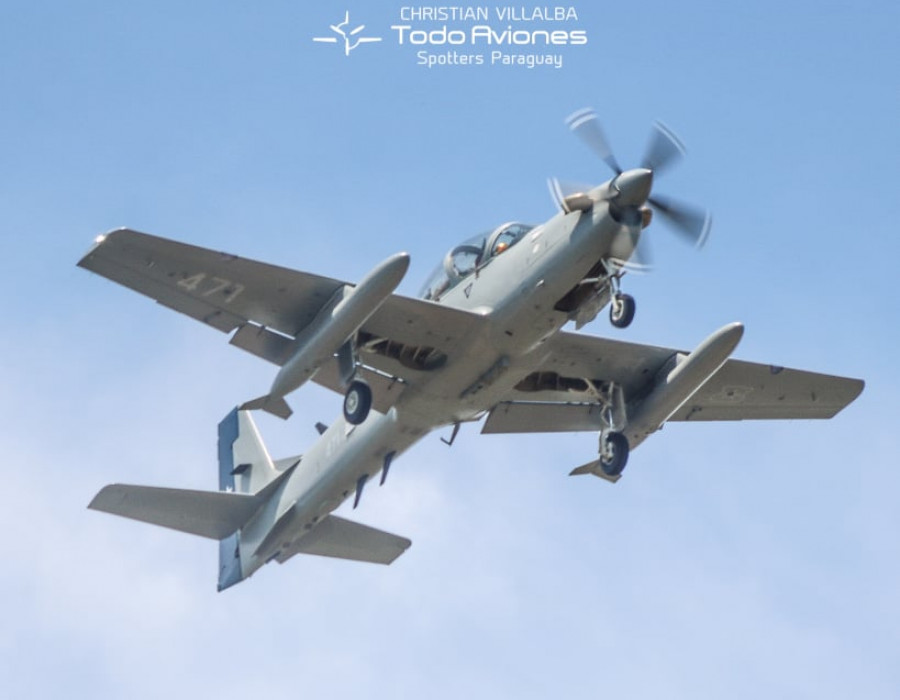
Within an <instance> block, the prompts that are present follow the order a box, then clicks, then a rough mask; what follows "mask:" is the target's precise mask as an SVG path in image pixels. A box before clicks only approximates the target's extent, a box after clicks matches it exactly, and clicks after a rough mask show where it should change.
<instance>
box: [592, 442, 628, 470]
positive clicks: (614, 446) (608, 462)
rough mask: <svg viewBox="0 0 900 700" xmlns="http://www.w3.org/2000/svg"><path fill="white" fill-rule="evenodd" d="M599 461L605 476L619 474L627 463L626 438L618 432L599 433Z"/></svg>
mask: <svg viewBox="0 0 900 700" xmlns="http://www.w3.org/2000/svg"><path fill="white" fill-rule="evenodd" d="M599 462H600V468H601V469H602V470H603V473H604V474H606V476H619V475H620V474H621V473H622V471H623V470H624V469H625V465H626V464H628V438H626V437H625V436H624V435H623V434H622V433H618V432H609V433H606V434H605V435H603V434H601V436H600V457H599Z"/></svg>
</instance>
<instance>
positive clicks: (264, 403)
mask: <svg viewBox="0 0 900 700" xmlns="http://www.w3.org/2000/svg"><path fill="white" fill-rule="evenodd" d="M241 410H242V411H258V410H263V411H267V412H268V413H271V414H272V415H273V416H278V417H279V418H283V419H284V420H287V419H288V418H290V417H291V414H292V413H293V411H292V410H291V407H290V406H288V402H287V401H285V400H284V397H283V396H279V397H277V398H276V397H274V396H270V395H269V394H266V395H265V396H260V397H259V398H258V399H253V400H251V401H247V402H246V403H244V404H242V405H241Z"/></svg>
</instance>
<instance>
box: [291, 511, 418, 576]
mask: <svg viewBox="0 0 900 700" xmlns="http://www.w3.org/2000/svg"><path fill="white" fill-rule="evenodd" d="M411 544H412V542H411V541H410V540H408V539H406V538H405V537H399V536H397V535H392V534H391V533H389V532H384V531H382V530H376V529H375V528H373V527H369V526H368V525H360V524H359V523H355V522H352V521H350V520H344V519H343V518H339V517H337V516H336V515H329V516H326V517H325V518H324V519H323V520H322V521H321V522H320V523H319V524H318V525H317V526H316V528H315V529H314V530H312V531H311V532H310V533H309V534H308V535H306V536H305V537H303V538H301V539H300V540H299V541H298V542H297V543H296V544H294V545H293V546H292V547H290V548H289V549H287V550H285V551H283V552H281V553H280V554H279V555H278V557H277V559H278V562H279V563H284V562H285V561H287V560H288V559H289V558H291V557H292V556H294V555H295V554H316V555H319V556H323V557H335V558H337V559H352V560H354V561H366V562H371V563H373V564H390V563H391V562H393V561H394V560H395V559H396V558H397V557H399V556H400V555H401V554H403V552H405V551H406V550H407V549H408V548H409V546H410V545H411Z"/></svg>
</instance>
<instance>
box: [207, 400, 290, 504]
mask: <svg viewBox="0 0 900 700" xmlns="http://www.w3.org/2000/svg"><path fill="white" fill-rule="evenodd" d="M277 476H278V472H277V471H276V469H275V465H274V464H273V463H272V458H271V457H270V456H269V452H268V450H266V446H265V445H264V444H263V441H262V438H261V437H260V436H259V431H258V430H257V429H256V424H255V423H254V422H253V418H251V417H250V414H249V413H247V412H246V411H242V410H239V409H237V408H235V409H234V410H232V411H231V412H230V413H229V414H228V415H227V416H225V418H223V419H222V422H221V423H219V491H234V492H235V493H251V494H252V493H258V492H259V491H262V489H263V488H265V487H266V486H267V485H269V484H270V483H271V482H272V481H274V480H275V478H276V477H277Z"/></svg>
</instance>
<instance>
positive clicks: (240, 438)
mask: <svg viewBox="0 0 900 700" xmlns="http://www.w3.org/2000/svg"><path fill="white" fill-rule="evenodd" d="M277 476H278V472H277V471H276V470H275V466H274V465H273V464H272V458H271V457H270V456H269V452H268V450H266V447H265V445H264V444H263V442H262V439H261V438H260V436H259V432H258V431H257V429H256V424H255V423H254V422H253V419H252V418H251V417H250V414H249V413H247V412H246V411H242V410H239V409H237V408H235V409H233V410H232V411H231V412H230V413H229V414H228V415H227V416H225V418H223V419H222V422H221V423H219V490H220V491H231V492H234V493H246V494H253V493H257V492H258V491H260V490H262V489H263V488H264V487H265V486H266V485H268V484H269V483H271V482H272V481H273V480H274V479H275V478H276V477H277ZM240 537H241V533H240V531H238V532H235V533H234V534H233V535H230V536H229V537H226V538H225V539H223V540H221V541H220V542H219V586H218V588H219V590H220V591H222V590H224V589H226V588H228V587H229V586H233V585H234V584H236V583H238V582H240V581H241V580H243V578H244V575H243V571H242V568H241V552H240Z"/></svg>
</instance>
